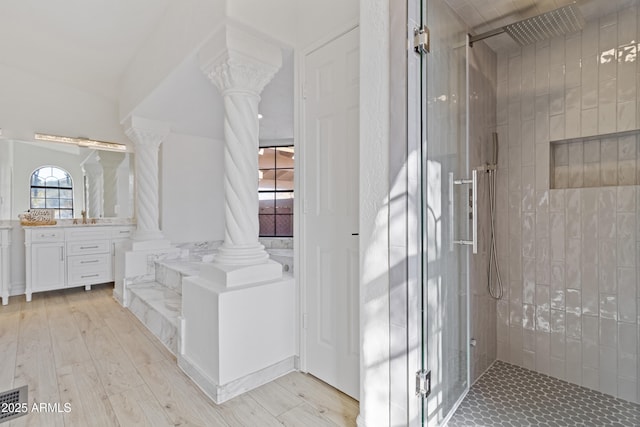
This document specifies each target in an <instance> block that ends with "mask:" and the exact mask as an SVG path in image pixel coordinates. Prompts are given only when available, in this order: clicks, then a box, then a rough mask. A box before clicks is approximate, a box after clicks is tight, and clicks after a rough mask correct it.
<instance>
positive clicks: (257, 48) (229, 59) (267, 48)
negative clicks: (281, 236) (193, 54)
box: [200, 26, 282, 266]
mask: <svg viewBox="0 0 640 427" xmlns="http://www.w3.org/2000/svg"><path fill="white" fill-rule="evenodd" d="M200 64H201V68H202V71H203V72H204V73H205V75H206V76H207V77H208V78H209V79H210V80H211V81H212V82H213V84H214V85H215V86H216V88H217V89H218V90H219V91H220V93H221V94H222V96H223V98H224V109H225V112H224V136H225V146H224V168H225V171H224V173H225V175H224V194H225V237H224V243H223V244H222V246H221V247H220V248H219V251H218V254H217V255H216V258H215V259H214V264H218V265H227V266H248V265H256V264H263V263H266V262H267V261H268V259H269V255H268V254H267V252H266V251H265V250H264V246H263V245H261V244H260V242H259V241H258V234H259V223H258V128H259V125H258V104H259V102H260V93H261V92H262V90H263V89H264V87H265V86H266V85H267V83H269V82H270V81H271V79H272V78H273V76H274V75H275V73H276V72H277V71H278V69H279V68H280V67H281V65H282V54H281V51H280V48H279V47H278V46H275V45H272V44H270V43H268V42H265V41H264V39H263V38H261V37H259V36H256V35H254V34H251V33H249V32H247V31H245V30H242V29H238V28H235V27H232V26H226V27H225V28H224V29H223V30H221V31H220V32H219V33H218V34H216V35H214V37H212V39H211V40H210V41H209V42H208V43H206V44H205V45H204V46H203V48H202V49H201V51H200Z"/></svg>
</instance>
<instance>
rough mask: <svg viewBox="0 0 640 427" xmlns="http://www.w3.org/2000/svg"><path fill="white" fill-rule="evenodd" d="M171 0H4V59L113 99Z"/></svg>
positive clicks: (0, 19)
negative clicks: (140, 48) (132, 60)
mask: <svg viewBox="0 0 640 427" xmlns="http://www.w3.org/2000/svg"><path fill="white" fill-rule="evenodd" d="M169 3H170V0H131V1H115V0H113V1H109V0H99V1H95V0H93V1H87V0H55V1H42V0H3V1H2V9H1V12H0V63H2V64H4V65H7V66H11V67H14V68H16V69H18V70H19V71H22V72H28V73H32V74H36V75H39V76H42V77H45V78H48V79H53V80H56V81H58V82H61V83H63V84H66V85H69V86H72V87H76V88H79V89H82V90H84V91H87V92H91V93H98V94H100V95H102V96H104V97H106V98H109V99H113V100H115V99H117V98H118V94H119V92H118V91H119V83H120V78H121V76H122V73H123V72H124V70H125V69H126V67H127V65H128V64H129V62H130V61H131V59H132V58H133V57H134V55H135V54H136V52H137V51H138V49H139V47H140V45H141V44H142V42H143V41H144V39H145V38H146V37H148V36H149V34H150V33H151V31H152V30H153V29H154V28H155V26H156V25H157V22H158V20H159V19H160V17H161V16H162V15H163V13H164V11H165V9H166V8H167V5H168V4H169Z"/></svg>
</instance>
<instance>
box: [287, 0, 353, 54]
mask: <svg viewBox="0 0 640 427" xmlns="http://www.w3.org/2000/svg"><path fill="white" fill-rule="evenodd" d="M359 3H363V4H362V6H364V3H365V2H358V0H323V1H316V0H297V1H296V2H295V7H296V15H295V20H296V22H297V28H296V43H295V46H297V47H306V46H308V45H310V44H311V43H314V42H316V41H318V40H321V39H323V38H325V37H327V35H328V34H333V33H335V32H336V31H342V30H344V29H346V28H348V26H349V25H350V24H355V23H357V22H358V19H359V16H360V6H359Z"/></svg>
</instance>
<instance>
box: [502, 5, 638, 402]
mask: <svg viewBox="0 0 640 427" xmlns="http://www.w3.org/2000/svg"><path fill="white" fill-rule="evenodd" d="M639 40H640V19H639V10H638V8H637V7H631V8H628V9H625V10H622V11H621V12H619V13H618V14H613V15H609V16H606V17H604V18H601V19H600V20H599V21H594V22H589V23H587V25H586V27H585V29H584V30H583V31H582V32H581V33H577V34H573V35H567V36H565V37H559V38H554V39H552V40H550V41H548V42H542V43H538V44H537V45H535V46H528V47H524V48H521V49H517V50H514V51H510V52H503V53H499V54H498V59H497V64H498V65H497V78H498V84H497V113H496V117H497V129H498V133H499V136H500V138H499V140H500V158H501V160H500V162H499V171H498V176H499V177H500V179H501V180H503V181H505V182H504V184H503V185H504V187H502V188H503V189H504V191H506V192H507V194H506V195H505V196H504V197H503V198H502V199H501V200H503V201H504V202H503V203H501V204H499V205H498V208H497V209H498V221H497V224H498V229H499V234H500V235H504V236H506V238H505V239H506V240H505V242H503V243H502V244H501V245H502V247H499V251H500V254H501V255H500V257H501V265H502V271H503V276H504V277H506V278H507V280H506V281H505V283H507V284H508V285H507V287H508V289H509V292H508V293H506V294H505V297H504V299H503V300H502V301H500V302H499V303H498V310H497V326H496V330H497V340H498V342H497V349H498V351H497V357H498V359H501V360H504V361H507V362H510V363H514V364H517V365H520V366H523V367H526V368H531V369H534V370H536V371H538V372H541V373H544V374H548V375H551V376H553V377H557V378H560V379H564V380H567V381H569V382H572V383H575V384H580V385H583V386H586V387H589V388H592V389H595V390H599V391H601V392H604V393H607V394H611V395H613V396H617V397H620V398H622V399H626V400H629V401H633V402H640V381H639V379H638V373H639V369H640V359H639V357H638V355H639V354H640V350H639V347H638V346H639V345H640V339H639V334H640V328H639V327H638V325H639V324H640V310H638V307H639V306H640V274H639V272H638V269H639V268H640V174H639V173H638V170H639V169H640V137H639V136H638V135H630V136H628V135H625V136H621V137H606V138H597V137H596V138H591V139H590V140H588V141H580V142H572V143H564V144H558V145H555V144H554V146H553V147H552V146H551V144H550V141H551V140H554V141H555V140H562V139H569V138H579V137H592V136H595V135H601V134H607V133H612V132H622V131H632V130H636V129H638V128H639V127H640V126H639V125H640V119H639V117H640V108H639V103H640V95H639V93H638V88H640V68H638V64H637V62H638V59H640V57H639V56H638V52H639V51H640V46H639V45H638V41H639Z"/></svg>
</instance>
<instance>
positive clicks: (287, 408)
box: [0, 286, 358, 427]
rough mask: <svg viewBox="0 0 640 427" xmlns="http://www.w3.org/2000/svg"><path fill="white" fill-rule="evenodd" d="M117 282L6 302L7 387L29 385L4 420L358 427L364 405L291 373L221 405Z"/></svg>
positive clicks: (1, 339) (2, 349)
mask: <svg viewBox="0 0 640 427" xmlns="http://www.w3.org/2000/svg"><path fill="white" fill-rule="evenodd" d="M111 292H112V287H111V286H99V287H95V288H94V289H93V290H92V291H90V292H85V291H84V289H83V288H78V289H70V290H65V291H55V292H45V293H39V294H34V295H33V301H32V302H31V303H27V302H25V301H24V297H22V296H20V297H12V298H10V301H9V305H7V306H0V392H2V391H7V390H10V389H12V388H14V387H20V386H22V385H25V384H28V386H29V407H30V408H31V405H32V404H33V402H34V401H35V402H38V403H40V402H44V403H52V404H53V403H60V405H61V407H62V405H64V403H70V404H71V411H70V412H69V413H45V412H30V413H29V414H27V415H25V416H22V417H20V418H16V419H14V420H12V421H9V422H7V423H6V424H4V425H6V426H11V427H18V426H46V427H50V426H82V427H84V426H94V425H95V426H118V425H120V426H153V427H157V426H178V425H179V426H192V425H195V426H251V427H254V426H260V427H262V426H281V425H285V426H304V427H311V426H332V427H335V426H354V425H355V418H356V416H357V414H358V403H357V402H356V401H355V400H353V399H351V398H350V397H348V396H346V395H344V394H342V393H340V392H339V391H337V390H335V389H333V388H332V387H330V386H328V385H326V384H325V383H323V382H321V381H319V380H317V379H316V378H314V377H312V376H310V375H305V374H301V373H297V372H296V373H291V374H288V375H286V376H284V377H282V378H279V379H278V380H276V381H273V382H271V383H269V384H266V385H264V386H262V387H260V388H258V389H256V390H253V391H251V392H249V393H246V394H244V395H242V396H239V397H236V398H235V399H232V400H230V401H228V402H226V403H224V404H222V405H216V404H214V403H213V402H212V401H211V400H210V399H209V398H207V397H206V396H205V395H204V394H203V393H202V392H201V391H200V390H199V389H198V388H197V387H196V386H195V385H194V384H193V383H192V382H191V381H190V380H189V379H188V378H187V377H186V376H185V375H184V374H183V373H182V371H180V369H179V368H178V366H177V364H176V360H175V357H174V356H173V355H172V354H171V353H169V351H167V350H166V349H165V348H164V346H163V345H162V344H161V343H160V342H159V341H158V340H157V339H155V337H153V335H151V333H150V332H149V331H147V330H146V329H145V328H144V326H142V324H141V323H140V322H138V320H137V319H136V318H135V317H134V316H133V315H132V314H131V313H130V312H129V311H127V310H126V309H123V308H122V307H120V305H119V304H118V303H116V302H115V301H114V300H113V299H112V297H111Z"/></svg>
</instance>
